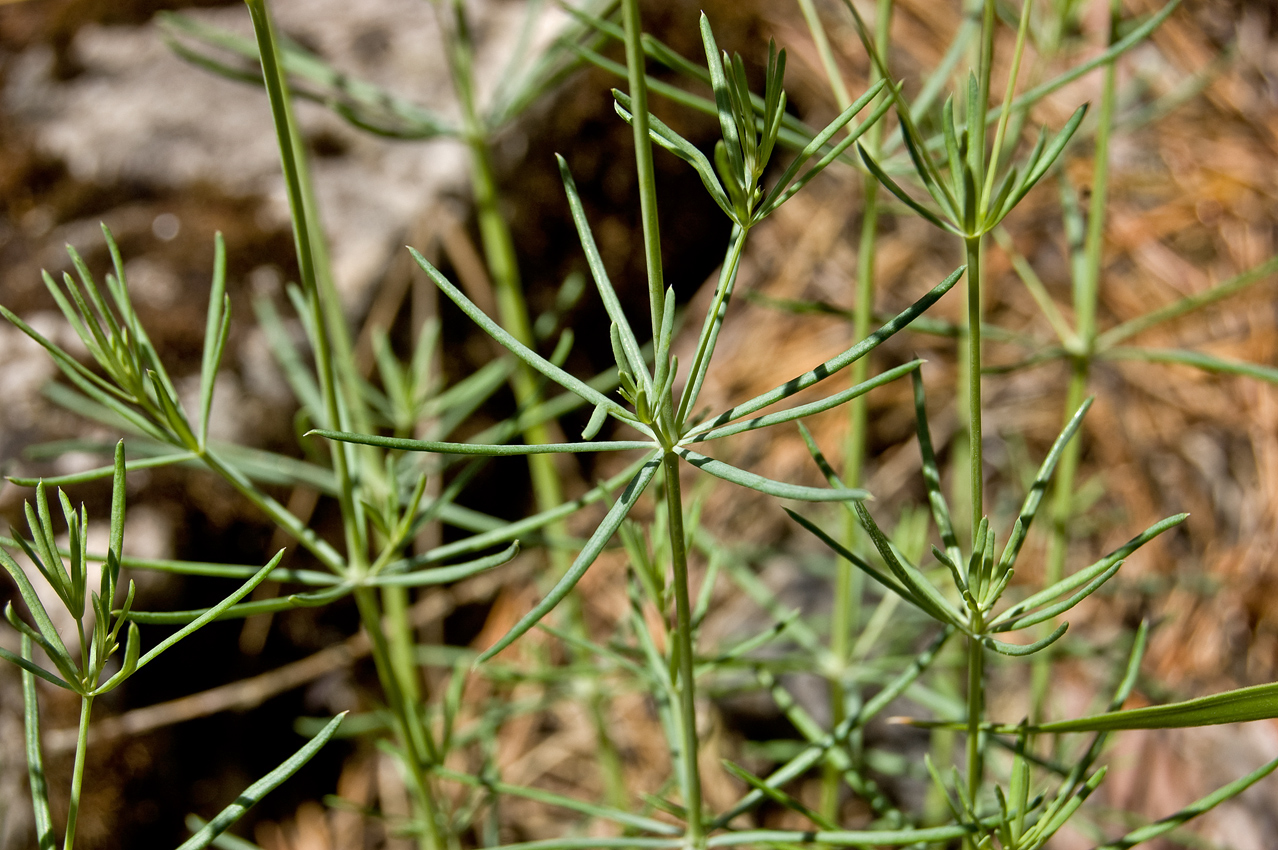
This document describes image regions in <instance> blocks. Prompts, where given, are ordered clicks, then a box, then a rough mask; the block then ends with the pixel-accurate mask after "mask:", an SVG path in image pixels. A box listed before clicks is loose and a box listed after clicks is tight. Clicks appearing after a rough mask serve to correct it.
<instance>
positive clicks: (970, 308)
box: [963, 236, 985, 545]
mask: <svg viewBox="0 0 1278 850" xmlns="http://www.w3.org/2000/svg"><path fill="white" fill-rule="evenodd" d="M982 241H983V238H982V237H981V236H969V237H967V238H966V239H964V242H963V244H964V249H965V251H966V253H967V276H966V283H967V407H968V409H967V422H968V428H967V431H968V443H969V445H968V456H969V458H970V460H971V464H970V465H971V469H970V472H969V474H970V475H971V481H970V482H969V486H970V487H971V494H972V501H971V510H972V516H971V520H972V537H971V539H972V543H973V545H975V543H976V531H977V528H978V527H979V526H980V524H981V517H982V515H983V513H984V507H983V505H984V489H985V488H984V481H983V476H982V459H981V251H982V249H983V247H984V246H983V245H982Z"/></svg>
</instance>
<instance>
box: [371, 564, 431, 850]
mask: <svg viewBox="0 0 1278 850" xmlns="http://www.w3.org/2000/svg"><path fill="white" fill-rule="evenodd" d="M354 596H355V604H356V606H357V607H358V608H359V616H360V621H361V623H362V624H363V626H364V630H365V631H366V632H368V637H369V645H370V646H371V648H372V656H373V664H374V666H375V667H376V669H377V678H378V679H379V681H380V682H381V685H382V690H383V691H384V692H385V694H386V701H387V703H388V705H389V708H390V710H391V715H392V716H393V717H394V724H395V728H396V731H397V732H398V734H399V738H400V741H401V743H402V746H403V755H404V766H405V767H406V768H407V769H408V772H409V778H410V785H411V786H412V788H411V790H412V791H413V793H414V796H415V798H416V803H417V807H418V810H419V815H420V817H421V819H422V821H423V825H424V827H425V829H424V831H423V833H422V836H421V846H422V847H424V848H426V850H444V848H445V847H447V842H446V841H445V837H444V835H443V833H442V831H441V830H440V822H439V808H438V805H437V803H436V802H435V795H434V793H433V791H432V789H431V785H430V767H431V766H432V765H433V764H434V763H435V762H436V761H437V753H436V752H435V746H434V742H433V741H432V740H431V738H430V732H429V730H427V729H426V728H425V726H424V725H423V724H422V723H421V720H420V717H419V715H418V712H417V709H416V703H415V702H410V701H409V700H408V699H407V695H406V694H405V692H404V689H403V686H402V683H401V681H400V679H399V677H398V676H397V675H396V670H395V663H394V660H393V658H392V655H391V648H390V644H389V643H388V641H387V639H386V633H385V632H384V631H382V617H381V610H380V609H379V607H378V604H377V591H376V590H375V589H374V588H371V587H357V588H356V589H355V592H354Z"/></svg>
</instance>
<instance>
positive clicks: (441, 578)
mask: <svg viewBox="0 0 1278 850" xmlns="http://www.w3.org/2000/svg"><path fill="white" fill-rule="evenodd" d="M518 554H519V541H518V540H516V541H515V542H514V543H511V544H510V545H509V546H507V547H506V548H505V549H504V550H502V551H501V552H498V553H496V554H495V555H489V556H488V557H486V558H478V559H476V560H474V561H467V562H466V563H464V564H449V565H448V566H446V567H434V568H432V569H429V570H420V571H417V572H411V573H393V574H383V575H378V576H374V577H372V578H370V579H369V580H368V584H371V585H377V586H379V587H427V586H429V585H435V584H447V583H449V582H453V581H461V580H462V579H465V578H470V577H471V576H473V575H478V574H479V573H482V572H485V571H486V570H491V569H492V568H494V567H500V566H501V565H502V564H505V563H509V562H510V561H511V559H513V558H514V557H515V556H516V555H518Z"/></svg>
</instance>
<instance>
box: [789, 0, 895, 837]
mask: <svg viewBox="0 0 1278 850" xmlns="http://www.w3.org/2000/svg"><path fill="white" fill-rule="evenodd" d="M801 5H803V10H804V16H805V17H808V16H809V9H810V8H811V3H810V2H808V0H801ZM892 7H893V0H878V6H877V7H876V9H875V19H874V30H875V32H874V41H875V49H876V50H878V52H879V55H881V56H886V55H887V48H888V39H889V30H890V27H891V23H892ZM815 15H816V13H815V9H813V10H812V11H811V17H810V18H809V27H810V28H811V29H812V30H813V37H814V38H815V39H816V41H817V46H818V50H819V52H820V53H821V56H822V61H823V62H825V64H826V74H827V76H829V77H830V85H831V88H832V89H833V91H834V93H835V98H836V100H837V101H838V104H839V108H840V109H847V107H848V106H849V105H850V103H851V100H850V99H849V97H848V93H847V89H845V88H844V86H843V80H842V78H841V77H840V76H839V75H838V70H837V67H836V66H835V65H834V58H833V55H832V54H831V55H828V57H827V54H830V48H829V43H828V41H826V38H825V30H824V29H823V28H821V27H820V26H819V21H816V17H815ZM813 21H816V23H817V24H818V25H817V26H813ZM823 45H824V47H823ZM871 67H872V69H873V70H872V72H871V79H870V83H871V84H873V83H874V82H877V80H878V79H879V77H880V76H881V75H880V72H879V69H878V65H877V64H874V65H872V66H871ZM882 137H883V125H882V122H877V121H876V122H875V123H874V125H873V126H871V127H870V129H869V130H868V131H867V133H866V142H865V144H866V148H867V150H869V151H870V153H871V155H873V156H877V155H878V153H879V147H880V143H881V141H882ZM864 185H865V202H864V205H863V213H862V215H863V217H862V219H861V239H860V243H859V245H858V246H857V259H856V310H855V313H854V317H853V320H852V337H853V339H854V340H857V341H859V340H862V339H865V338H866V337H867V336H869V335H870V326H871V322H872V320H873V318H874V260H875V255H876V252H875V248H876V247H877V243H878V230H879V205H878V197H879V181H878V180H875V179H874V178H873V177H871V176H870V175H866V176H865V181H864ZM869 369H870V361H869V358H868V357H862V358H861V359H860V360H857V361H856V362H855V363H853V364H852V368H851V372H850V375H851V377H850V380H851V382H852V385H853V386H855V385H857V384H859V383H862V382H864V381H865V380H866V379H867V378H868V377H869ZM866 403H867V399H866V398H865V396H857V397H856V398H854V399H852V401H851V402H850V404H849V407H848V439H847V443H846V444H845V447H844V462H843V480H844V481H845V482H846V485H847V486H848V487H859V486H861V480H862V477H863V473H864V468H865V457H866V451H867V447H866V441H867V434H866V428H867V424H868V421H869V416H868V408H867V407H866ZM845 519H846V522H845V525H844V529H843V536H844V540H845V542H846V545H847V547H848V549H849V550H855V549H856V542H857V539H858V538H859V536H860V529H859V527H858V525H857V523H856V520H855V519H854V518H853V516H852V515H851V513H850V512H849V513H847V515H846V517H845ZM837 569H838V572H837V573H836V575H835V582H834V609H833V612H832V614H831V617H830V652H831V654H833V655H834V657H835V659H836V660H837V661H838V662H839V667H840V670H842V669H843V668H846V666H847V665H848V663H849V661H850V660H851V651H852V633H853V632H854V631H856V629H857V626H858V621H859V620H860V617H861V597H862V593H863V588H864V577H863V575H862V573H861V571H860V570H857V569H854V568H853V566H852V563H851V562H850V561H847V560H845V559H842V558H841V559H839V562H838V568H837ZM828 687H829V690H830V723H831V726H837V725H838V724H840V723H842V722H843V720H844V719H845V717H846V716H847V691H846V688H844V685H843V681H842V679H841V678H840V677H830V680H829V683H828ZM853 734H854V736H859V730H858V731H857V732H855V733H853ZM850 743H851V742H850ZM840 783H841V778H840V775H839V771H838V770H837V769H836V768H835V767H834V765H833V764H831V763H829V762H827V763H826V765H825V768H824V774H823V776H822V778H821V813H822V814H823V815H825V816H826V817H828V818H830V819H834V818H835V817H837V815H838V808H839V786H840Z"/></svg>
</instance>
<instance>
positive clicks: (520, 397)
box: [388, 10, 625, 805]
mask: <svg viewBox="0 0 1278 850" xmlns="http://www.w3.org/2000/svg"><path fill="white" fill-rule="evenodd" d="M456 21H457V27H456V30H453V31H448V30H446V32H448V33H449V34H448V35H447V36H446V37H447V38H448V39H449V42H450V43H449V45H448V52H449V56H450V57H451V59H452V61H451V64H450V68H451V72H452V76H453V86H454V89H455V91H456V93H457V99H458V101H459V103H460V105H461V109H462V122H463V127H464V131H465V137H466V145H467V148H468V149H469V151H470V163H471V187H472V191H473V192H474V202H475V215H476V218H477V219H478V221H479V238H480V243H481V245H482V247H483V251H484V261H485V264H486V265H487V267H488V274H489V276H490V277H491V279H492V282H493V288H494V290H495V294H496V297H497V310H498V313H499V315H498V317H497V318H498V320H499V321H500V322H501V325H502V327H503V328H505V329H506V330H507V331H508V332H509V333H510V335H511V336H513V337H514V338H515V339H516V340H518V341H519V342H520V343H522V344H523V345H526V346H528V347H529V348H532V349H534V350H535V348H536V341H535V339H534V335H533V330H532V321H531V318H530V316H529V314H528V304H527V302H526V300H525V299H524V291H523V281H522V279H521V275H520V272H519V259H518V256H517V254H516V253H515V242H514V238H513V236H512V234H511V232H510V226H509V224H508V223H507V222H506V218H505V216H504V215H503V214H502V212H501V203H500V194H499V192H498V189H497V179H496V174H495V172H494V171H493V167H492V152H491V150H490V147H489V142H488V131H487V127H486V125H485V123H484V121H483V120H482V118H481V117H480V114H479V109H478V106H477V104H476V101H475V96H474V73H473V68H472V65H471V52H470V42H469V36H468V33H467V32H466V30H465V28H464V18H463V17H462V12H461V11H460V10H458V11H457V12H456ZM539 386H540V378H539V377H538V376H537V374H536V373H534V372H533V370H532V368H531V367H529V366H528V364H526V363H524V362H522V361H520V362H519V363H517V364H516V367H515V369H514V371H513V372H512V373H511V376H510V387H511V391H512V392H513V393H514V395H515V403H516V405H517V406H518V408H519V411H520V413H522V412H524V411H527V410H531V409H532V408H533V407H535V405H536V404H537V401H538V396H539V394H540V391H539V389H538V388H539ZM521 433H522V435H523V438H524V442H525V443H527V444H529V445H532V444H543V443H549V442H553V439H552V437H551V434H550V431H549V429H548V428H547V426H546V425H545V424H544V423H539V422H534V423H529V424H527V425H525V427H524V428H523V429H522V432H521ZM528 475H529V478H530V480H531V483H532V489H533V499H534V501H535V503H536V505H537V510H538V512H539V513H540V512H545V511H549V510H553V509H555V508H557V507H559V506H560V505H561V504H563V501H564V497H563V486H562V482H561V481H560V478H559V471H558V470H557V469H556V468H555V459H554V457H553V456H551V455H549V454H544V455H529V456H528ZM546 531H547V533H548V534H550V535H551V536H552V537H555V538H558V539H566V538H568V537H569V534H568V527H567V525H566V524H565V523H564V522H563V521H559V522H555V523H552V524H550V525H549V526H547V529H546ZM547 555H548V557H549V560H550V565H551V573H552V575H553V576H554V578H555V579H558V578H559V577H560V576H562V575H563V574H564V573H566V572H568V568H569V566H570V565H571V559H570V558H569V557H568V553H567V552H566V551H565V550H564V549H562V548H560V547H557V546H551V547H549V548H548V549H547ZM388 613H390V612H389V611H388ZM565 613H566V615H567V617H568V620H569V622H571V623H572V624H573V628H574V631H575V632H577V633H578V634H579V635H580V636H582V637H585V636H586V629H585V620H584V616H583V614H582V611H581V606H580V605H578V604H576V603H575V601H573V602H572V603H571V604H570V605H569V606H568V607H567V609H566V611H565ZM405 635H407V642H406V643H405V642H404V641H395V640H393V641H392V643H393V644H395V646H394V648H395V649H396V651H397V655H399V656H403V658H404V659H405V663H407V664H411V663H412V657H413V646H412V642H411V632H405ZM401 643H403V645H402V646H400V645H399V644H401ZM605 702H606V701H605V699H604V697H603V696H602V695H599V694H596V695H594V696H592V697H591V699H590V703H591V706H590V707H591V712H590V715H591V718H592V720H593V722H594V724H595V732H596V737H597V738H598V740H599V746H600V752H601V755H602V757H601V758H600V766H601V768H602V771H603V775H604V785H605V787H606V788H607V793H608V798H609V800H610V802H612V803H613V804H614V805H623V804H624V803H625V781H624V778H623V776H622V766H621V759H620V755H618V753H617V748H616V745H615V744H614V743H613V741H612V738H611V737H610V735H609V733H608V726H607V723H606V722H605V716H606V713H607V712H606V706H605Z"/></svg>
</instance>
